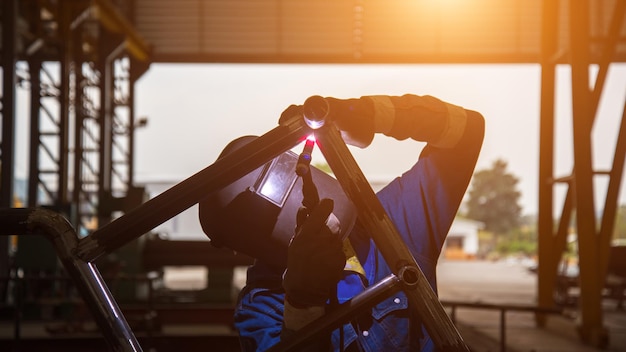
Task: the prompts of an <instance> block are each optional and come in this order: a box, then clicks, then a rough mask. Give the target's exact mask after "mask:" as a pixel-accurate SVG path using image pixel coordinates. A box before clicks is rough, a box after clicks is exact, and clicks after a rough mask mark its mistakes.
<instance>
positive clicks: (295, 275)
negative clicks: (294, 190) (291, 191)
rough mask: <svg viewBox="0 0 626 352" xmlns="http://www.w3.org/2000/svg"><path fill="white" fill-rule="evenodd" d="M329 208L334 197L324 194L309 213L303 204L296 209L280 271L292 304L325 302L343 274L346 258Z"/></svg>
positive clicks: (319, 304)
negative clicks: (293, 228)
mask: <svg viewBox="0 0 626 352" xmlns="http://www.w3.org/2000/svg"><path fill="white" fill-rule="evenodd" d="M332 210H333V201H332V200H331V199H327V198H325V199H322V200H321V201H320V202H319V204H318V205H317V206H316V207H315V208H314V209H312V210H311V211H310V213H309V209H307V208H305V207H301V208H300V209H299V210H298V213H297V218H296V233H295V235H294V237H293V238H292V239H291V242H290V244H289V249H288V252H287V270H286V271H285V273H284V275H283V288H284V289H285V294H286V300H287V301H288V302H289V304H291V305H292V306H293V307H296V308H307V307H313V306H323V305H325V304H326V302H327V301H328V299H329V298H330V297H331V295H333V294H334V293H335V290H336V285H337V282H338V281H339V280H340V279H341V277H342V273H343V268H344V266H345V262H346V259H345V255H344V253H343V249H342V242H341V237H340V235H339V233H340V228H339V227H340V225H339V220H337V218H336V217H335V216H334V215H333V214H332V213H331V212H332Z"/></svg>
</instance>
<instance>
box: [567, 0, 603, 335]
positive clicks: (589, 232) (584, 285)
mask: <svg viewBox="0 0 626 352" xmlns="http://www.w3.org/2000/svg"><path fill="white" fill-rule="evenodd" d="M569 28H570V36H569V37H570V42H569V43H570V48H571V58H572V61H571V67H572V105H573V106H572V119H573V134H574V141H573V143H574V188H575V195H576V228H577V234H578V253H579V255H578V256H579V268H580V311H581V318H582V320H581V325H580V326H579V333H580V336H581V338H582V340H583V342H586V343H589V344H591V345H593V346H596V347H605V346H607V345H608V331H607V330H606V328H605V327H604V326H603V321H602V288H603V286H604V279H603V278H601V277H600V257H599V254H600V250H599V245H600V243H599V242H600V241H599V238H598V235H597V230H596V216H595V206H594V204H595V202H594V192H593V165H592V162H591V159H592V152H591V148H592V145H591V133H590V131H591V127H592V125H593V120H594V112H595V111H594V109H592V106H591V103H592V94H591V93H592V92H591V91H590V88H589V1H588V0H577V1H570V23H569Z"/></svg>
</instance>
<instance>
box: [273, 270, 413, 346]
mask: <svg viewBox="0 0 626 352" xmlns="http://www.w3.org/2000/svg"><path fill="white" fill-rule="evenodd" d="M402 286H403V282H402V280H400V279H399V278H398V277H397V276H395V275H393V274H392V275H389V276H387V277H386V278H384V279H382V280H380V281H379V282H377V283H376V284H375V285H372V286H370V287H368V288H367V290H365V291H363V292H361V293H360V294H358V295H356V296H355V297H353V298H352V299H351V300H349V301H347V302H345V303H343V304H341V305H339V307H337V308H336V309H334V310H332V311H330V312H328V313H326V314H325V315H324V316H323V317H321V318H319V319H317V320H315V321H313V322H311V323H310V324H309V325H307V326H305V327H304V328H302V329H301V330H298V333H297V334H294V335H293V336H291V337H290V338H289V339H286V340H284V341H281V342H279V343H278V344H276V345H274V346H273V347H272V348H270V349H269V350H268V352H277V351H294V350H296V349H297V348H301V347H303V346H304V344H305V343H307V342H310V341H311V340H312V339H313V338H315V337H317V336H319V335H320V334H322V333H330V332H331V331H332V330H333V329H335V328H337V327H339V326H341V325H342V324H345V323H347V322H348V321H350V318H352V317H354V316H355V315H357V314H358V313H360V312H363V311H364V310H367V309H370V308H372V307H373V306H375V305H376V304H378V303H380V302H381V301H382V300H384V299H385V298H387V297H389V296H391V295H392V294H394V293H396V292H398V291H400V290H401V288H402Z"/></svg>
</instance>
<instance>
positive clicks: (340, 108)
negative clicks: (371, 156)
mask: <svg viewBox="0 0 626 352" xmlns="http://www.w3.org/2000/svg"><path fill="white" fill-rule="evenodd" d="M325 99H326V101H327V102H328V106H329V115H330V116H331V117H332V119H333V121H334V122H335V125H336V126H337V128H338V129H339V130H341V137H342V138H343V140H344V141H345V142H346V143H348V144H350V145H353V146H355V147H359V148H365V147H367V146H368V145H370V144H371V143H372V140H373V139H374V133H375V132H376V131H375V121H374V104H373V102H372V101H371V100H370V99H368V98H360V99H356V98H353V99H337V98H332V97H327V98H325Z"/></svg>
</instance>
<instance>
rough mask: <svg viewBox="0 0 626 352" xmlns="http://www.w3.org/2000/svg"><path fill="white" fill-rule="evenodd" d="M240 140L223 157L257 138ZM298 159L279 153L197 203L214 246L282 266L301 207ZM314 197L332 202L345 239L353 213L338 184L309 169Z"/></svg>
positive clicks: (352, 208)
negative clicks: (314, 192) (317, 195)
mask: <svg viewBox="0 0 626 352" xmlns="http://www.w3.org/2000/svg"><path fill="white" fill-rule="evenodd" d="M256 138H257V137H255V136H244V137H240V138H238V139H235V140H234V141H232V142H230V143H229V144H228V145H227V146H226V148H224V150H223V151H222V153H221V154H220V156H219V157H222V156H224V155H226V154H228V153H230V152H232V151H233V150H236V149H237V148H240V147H242V146H243V145H245V144H247V143H250V142H251V141H252V140H254V139H256ZM297 162H298V155H296V154H295V153H293V152H291V151H287V152H284V153H282V154H280V155H279V156H277V157H275V158H274V159H272V160H271V161H269V162H267V163H266V164H264V165H263V166H261V167H259V168H257V169H256V170H254V171H252V172H250V173H249V174H247V175H245V176H243V177H241V178H240V179H238V180H236V181H234V182H233V183H231V184H230V185H228V186H226V187H224V188H222V189H221V190H219V191H216V192H213V193H212V194H210V195H209V196H208V197H207V198H206V200H204V201H202V202H200V203H199V217H200V224H201V225H202V230H203V231H204V232H205V234H206V235H207V236H208V237H209V238H210V239H211V242H212V243H213V244H214V245H216V246H218V247H222V246H224V247H228V248H230V249H232V250H234V251H237V252H241V253H244V254H247V255H249V256H251V257H254V258H256V259H258V260H260V261H263V262H264V263H266V264H269V265H271V266H274V267H276V268H284V267H286V265H287V247H288V246H289V242H290V240H291V237H292V236H293V234H294V229H295V227H296V213H297V211H298V209H299V208H300V207H301V206H302V201H303V190H302V184H303V180H302V178H301V177H298V176H297V175H296V172H295V169H296V164H297ZM310 173H311V178H312V180H313V182H314V184H315V187H316V188H317V191H318V194H319V198H320V199H322V198H330V199H332V200H333V201H334V208H333V214H334V215H335V216H336V217H337V218H338V219H339V222H340V223H341V236H342V238H345V237H347V236H348V234H349V233H350V231H351V230H352V227H353V226H354V223H355V222H356V209H355V207H354V205H353V204H352V202H351V201H350V200H349V199H348V197H347V196H346V195H345V193H344V192H343V189H342V188H341V186H340V185H339V182H338V181H337V180H336V179H335V178H333V177H332V176H330V175H328V174H327V173H325V172H323V171H321V170H319V169H317V168H315V167H313V166H311V167H310Z"/></svg>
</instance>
